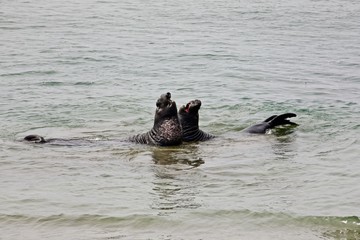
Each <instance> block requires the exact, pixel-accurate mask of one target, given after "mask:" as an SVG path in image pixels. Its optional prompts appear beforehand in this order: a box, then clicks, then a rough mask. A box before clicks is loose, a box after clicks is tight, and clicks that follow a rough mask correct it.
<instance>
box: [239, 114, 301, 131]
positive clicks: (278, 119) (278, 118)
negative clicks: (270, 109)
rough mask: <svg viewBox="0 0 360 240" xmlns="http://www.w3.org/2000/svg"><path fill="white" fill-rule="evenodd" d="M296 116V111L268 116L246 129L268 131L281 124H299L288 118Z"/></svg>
mask: <svg viewBox="0 0 360 240" xmlns="http://www.w3.org/2000/svg"><path fill="white" fill-rule="evenodd" d="M292 117H296V114H295V113H284V114H281V115H273V116H271V117H269V118H267V119H266V120H265V121H264V122H261V123H257V124H255V125H252V126H250V127H248V128H246V129H245V130H244V131H245V132H248V133H266V131H267V130H268V129H272V128H275V127H277V126H281V125H286V124H288V125H293V126H297V125H298V124H296V123H294V122H291V121H290V120H288V119H287V118H292Z"/></svg>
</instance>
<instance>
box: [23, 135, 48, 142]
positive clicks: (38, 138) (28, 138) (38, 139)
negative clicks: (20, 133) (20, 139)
mask: <svg viewBox="0 0 360 240" xmlns="http://www.w3.org/2000/svg"><path fill="white" fill-rule="evenodd" d="M24 140H25V141H28V142H34V143H46V141H45V138H43V137H42V136H39V135H36V134H32V135H28V136H26V137H24Z"/></svg>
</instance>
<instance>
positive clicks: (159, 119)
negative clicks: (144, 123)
mask: <svg viewBox="0 0 360 240" xmlns="http://www.w3.org/2000/svg"><path fill="white" fill-rule="evenodd" d="M128 140H129V141H131V142H136V143H142V144H149V145H159V146H174V145H180V144H181V143H182V129H181V125H180V121H179V118H178V115H177V107H176V103H175V102H174V101H172V100H171V93H169V92H168V93H166V94H162V95H161V96H160V98H159V99H158V100H157V102H156V111H155V119H154V125H153V127H152V129H151V130H150V131H148V132H146V133H143V134H138V135H135V136H132V137H130V138H129V139H128Z"/></svg>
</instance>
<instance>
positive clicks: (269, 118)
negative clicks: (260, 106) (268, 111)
mask: <svg viewBox="0 0 360 240" xmlns="http://www.w3.org/2000/svg"><path fill="white" fill-rule="evenodd" d="M277 116H278V115H272V116H271V117H268V118H267V119H265V121H264V122H270V121H271V120H273V119H274V118H276V117H277Z"/></svg>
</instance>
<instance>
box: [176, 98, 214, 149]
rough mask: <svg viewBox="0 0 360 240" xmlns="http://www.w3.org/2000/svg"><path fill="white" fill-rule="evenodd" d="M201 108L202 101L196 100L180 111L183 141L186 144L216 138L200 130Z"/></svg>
mask: <svg viewBox="0 0 360 240" xmlns="http://www.w3.org/2000/svg"><path fill="white" fill-rule="evenodd" d="M200 107H201V101H200V100H198V99H196V100H192V101H190V102H188V103H187V104H186V105H184V106H182V107H180V109H179V119H180V123H181V127H182V130H183V135H182V139H183V141H184V142H193V141H206V140H209V139H212V138H214V137H215V136H214V135H211V134H209V133H206V132H204V131H202V130H200V129H199V110H200Z"/></svg>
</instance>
